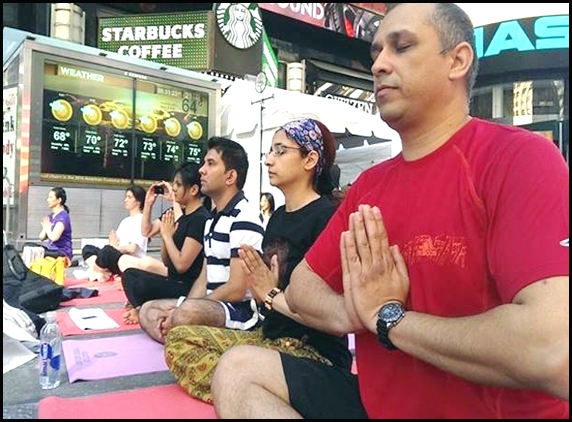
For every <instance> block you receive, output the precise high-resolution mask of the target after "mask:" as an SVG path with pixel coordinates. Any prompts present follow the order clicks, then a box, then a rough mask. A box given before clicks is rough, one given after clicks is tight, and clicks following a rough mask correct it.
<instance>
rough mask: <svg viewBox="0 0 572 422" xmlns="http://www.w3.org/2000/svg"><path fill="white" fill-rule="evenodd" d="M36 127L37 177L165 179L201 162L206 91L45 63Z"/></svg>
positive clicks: (103, 180)
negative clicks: (191, 163) (39, 126)
mask: <svg viewBox="0 0 572 422" xmlns="http://www.w3.org/2000/svg"><path fill="white" fill-rule="evenodd" d="M42 127H43V129H42V131H43V133H42V135H43V137H42V164H41V172H42V178H43V179H48V180H62V181H77V182H96V183H118V182H124V181H125V180H130V179H131V177H132V176H133V177H134V178H135V179H142V180H169V179H170V178H171V177H172V176H173V171H174V170H175V169H176V168H177V167H178V166H179V165H181V164H182V163H183V162H186V161H195V162H200V161H201V160H202V155H203V151H204V147H203V146H204V144H205V141H206V138H207V133H208V94H207V93H205V92H200V91H194V90H188V89H182V88H178V87H176V86H173V85H167V84H163V83H158V82H151V81H148V80H145V79H141V78H134V77H131V76H130V75H125V76H122V75H117V74H111V73H106V72H101V71H99V70H93V69H87V68H83V67H80V66H75V65H66V64H61V63H49V62H46V65H45V68H44V103H43V126H42ZM117 179H121V180H117Z"/></svg>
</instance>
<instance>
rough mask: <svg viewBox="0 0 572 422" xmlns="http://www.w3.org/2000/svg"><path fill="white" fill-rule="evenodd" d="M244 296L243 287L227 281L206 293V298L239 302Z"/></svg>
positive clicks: (244, 290)
mask: <svg viewBox="0 0 572 422" xmlns="http://www.w3.org/2000/svg"><path fill="white" fill-rule="evenodd" d="M245 296H246V289H245V288H237V287H236V286H233V285H231V284H230V283H228V282H227V283H224V284H223V285H221V286H219V287H217V288H216V289H215V290H214V291H213V292H211V294H209V295H207V298H208V299H212V300H220V301H221V302H240V301H243V300H244V299H245Z"/></svg>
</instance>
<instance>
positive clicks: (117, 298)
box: [60, 289, 127, 307]
mask: <svg viewBox="0 0 572 422" xmlns="http://www.w3.org/2000/svg"><path fill="white" fill-rule="evenodd" d="M96 290H98V291H99V294H98V295H97V296H94V297H88V298H78V297H76V298H75V299H72V300H68V301H65V302H61V303H60V306H61V307H67V306H92V305H103V304H107V303H123V302H126V301H127V297H125V292H124V291H123V290H119V289H96Z"/></svg>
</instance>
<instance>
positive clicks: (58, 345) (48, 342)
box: [39, 311, 63, 390]
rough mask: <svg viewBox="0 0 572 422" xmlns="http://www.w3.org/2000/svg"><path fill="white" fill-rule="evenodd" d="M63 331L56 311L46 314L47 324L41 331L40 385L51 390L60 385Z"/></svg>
mask: <svg viewBox="0 0 572 422" xmlns="http://www.w3.org/2000/svg"><path fill="white" fill-rule="evenodd" d="M62 340H63V336H62V332H61V331H60V327H58V323H57V322H56V313H55V311H50V312H48V313H47V314H46V324H45V325H44V326H43V327H42V330H41V331H40V357H39V359H40V387H41V388H42V389H44V390H50V389H52V388H56V387H57V386H58V385H60V365H61V358H60V357H61V354H62Z"/></svg>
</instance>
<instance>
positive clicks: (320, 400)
mask: <svg viewBox="0 0 572 422" xmlns="http://www.w3.org/2000/svg"><path fill="white" fill-rule="evenodd" d="M280 358H281V359H282V368H283V369H284V376H285V377H286V384H287V385H288V395H289V398H290V405H291V406H292V407H293V408H294V409H295V410H296V411H297V412H298V413H300V414H301V415H302V416H303V417H304V418H305V419H368V417H367V413H366V411H365V409H364V407H363V404H362V402H361V398H360V394H359V385H358V381H357V377H356V376H355V375H354V374H352V373H351V372H348V371H344V370H342V369H340V368H337V367H335V366H328V365H326V364H323V363H320V362H317V361H315V360H312V359H305V358H297V357H294V356H291V355H288V354H286V353H280Z"/></svg>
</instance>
